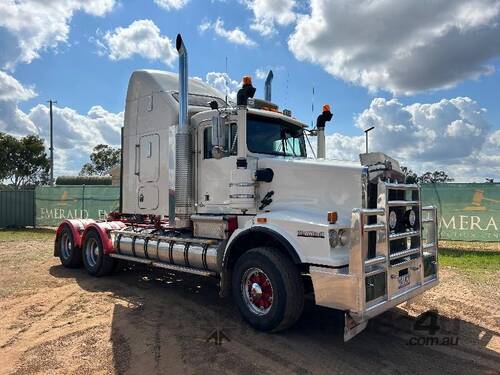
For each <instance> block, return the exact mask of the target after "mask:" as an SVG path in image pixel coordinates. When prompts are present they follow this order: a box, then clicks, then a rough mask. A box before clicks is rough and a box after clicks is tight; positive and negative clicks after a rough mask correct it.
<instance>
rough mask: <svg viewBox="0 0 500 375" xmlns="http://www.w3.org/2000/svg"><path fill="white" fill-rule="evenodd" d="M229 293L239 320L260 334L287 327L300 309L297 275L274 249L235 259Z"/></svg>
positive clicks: (301, 296) (300, 284)
mask: <svg viewBox="0 0 500 375" xmlns="http://www.w3.org/2000/svg"><path fill="white" fill-rule="evenodd" d="M232 291H233V298H234V300H235V302H236V305H237V306H238V309H239V310H240V312H241V314H242V315H243V318H244V319H245V320H246V321H247V322H248V323H249V324H250V325H251V326H252V327H254V328H256V329H258V330H260V331H272V332H277V331H282V330H284V329H286V328H289V327H290V326H292V325H293V324H294V323H295V322H296V321H297V320H298V319H299V318H300V315H301V314H302V310H303V308H304V285H303V282H302V279H301V277H300V272H299V270H298V269H297V267H296V266H295V265H294V264H293V263H292V262H291V260H290V259H289V258H287V257H285V256H284V255H282V254H281V253H280V252H279V251H277V250H276V249H274V248H269V247H259V248H255V249H252V250H249V251H247V252H246V253H244V254H243V255H242V256H241V257H240V258H239V259H238V260H237V262H236V265H235V268H234V271H233V279H232Z"/></svg>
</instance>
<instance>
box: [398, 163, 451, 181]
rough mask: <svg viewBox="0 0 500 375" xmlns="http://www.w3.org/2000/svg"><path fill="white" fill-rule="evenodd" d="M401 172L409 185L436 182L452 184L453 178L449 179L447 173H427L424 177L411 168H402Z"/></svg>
mask: <svg viewBox="0 0 500 375" xmlns="http://www.w3.org/2000/svg"><path fill="white" fill-rule="evenodd" d="M401 171H402V172H403V175H404V177H405V182H406V183H407V184H416V183H420V184H430V183H436V182H452V181H454V180H453V178H451V177H449V176H448V174H447V173H446V172H445V171H434V172H425V173H424V174H422V175H420V176H419V175H417V174H416V173H415V172H413V171H412V170H411V169H410V168H408V167H405V166H401Z"/></svg>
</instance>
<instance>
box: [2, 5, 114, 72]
mask: <svg viewBox="0 0 500 375" xmlns="http://www.w3.org/2000/svg"><path fill="white" fill-rule="evenodd" d="M114 5H115V0H88V1H78V0H51V1H44V0H25V1H17V0H3V1H1V2H0V48H1V49H2V55H1V56H0V67H3V68H4V69H12V68H13V67H14V66H15V65H16V64H17V63H19V62H23V63H30V62H31V61H32V60H34V59H36V58H38V57H39V54H40V52H41V51H45V50H47V49H49V48H55V47H57V46H58V45H59V44H60V43H65V42H67V40H68V35H69V29H70V27H69V23H70V21H71V19H72V17H73V15H74V13H75V12H77V11H81V12H84V13H87V14H90V15H93V16H103V15H105V14H106V13H108V12H109V11H111V10H112V9H113V7H114Z"/></svg>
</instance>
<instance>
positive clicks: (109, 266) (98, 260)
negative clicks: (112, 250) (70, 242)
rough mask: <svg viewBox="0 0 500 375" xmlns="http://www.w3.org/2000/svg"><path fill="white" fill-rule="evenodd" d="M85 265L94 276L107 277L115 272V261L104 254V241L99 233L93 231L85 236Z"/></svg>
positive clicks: (83, 252) (83, 253)
mask: <svg viewBox="0 0 500 375" xmlns="http://www.w3.org/2000/svg"><path fill="white" fill-rule="evenodd" d="M82 250H83V251H82V258H83V265H84V266H85V269H86V270H87V272H88V273H89V274H90V275H92V276H105V275H109V274H110V273H112V272H113V269H114V267H115V263H116V261H115V259H113V258H111V257H110V256H109V255H108V254H104V248H103V246H102V240H101V237H100V236H99V234H98V233H97V231H95V230H92V231H90V232H89V233H88V234H87V235H86V236H85V241H84V243H83V246H82Z"/></svg>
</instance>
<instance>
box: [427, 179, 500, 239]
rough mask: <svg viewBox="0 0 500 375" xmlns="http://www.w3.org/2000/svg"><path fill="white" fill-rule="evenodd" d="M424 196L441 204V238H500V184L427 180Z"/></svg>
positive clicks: (433, 203)
mask: <svg viewBox="0 0 500 375" xmlns="http://www.w3.org/2000/svg"><path fill="white" fill-rule="evenodd" d="M422 199H423V201H424V205H435V206H437V207H438V214H439V238H440V239H443V240H457V241H494V242H497V241H499V239H500V235H499V231H498V228H499V226H500V184H465V183H464V184H455V183H453V184H425V185H422Z"/></svg>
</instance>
